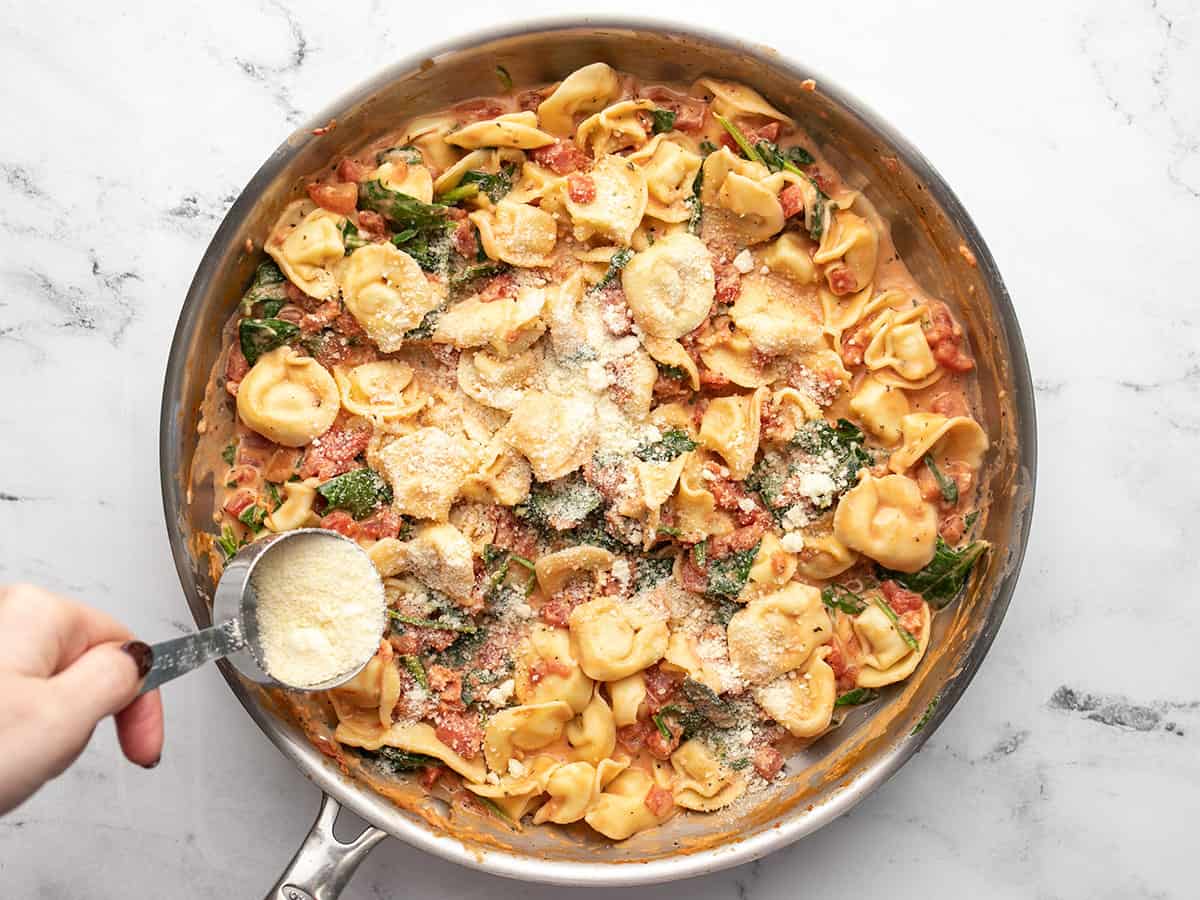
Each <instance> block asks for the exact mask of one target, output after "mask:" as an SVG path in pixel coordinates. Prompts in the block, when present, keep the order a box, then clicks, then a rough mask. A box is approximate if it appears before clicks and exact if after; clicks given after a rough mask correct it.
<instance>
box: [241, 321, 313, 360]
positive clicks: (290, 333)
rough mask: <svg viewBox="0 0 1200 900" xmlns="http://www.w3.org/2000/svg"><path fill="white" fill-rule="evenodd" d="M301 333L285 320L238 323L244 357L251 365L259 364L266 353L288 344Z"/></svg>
mask: <svg viewBox="0 0 1200 900" xmlns="http://www.w3.org/2000/svg"><path fill="white" fill-rule="evenodd" d="M299 333H300V329H299V328H297V327H296V326H295V325H293V324H292V323H291V322H285V321H284V320H283V319H242V321H241V322H239V323H238V340H239V341H240V342H241V345H242V356H244V357H246V362H248V363H250V365H254V364H255V363H256V362H258V358H259V357H260V356H262V355H263V354H264V353H270V352H271V351H272V350H274V349H275V348H276V347H279V346H281V345H283V344H286V343H287V342H288V341H290V340H291V339H292V338H294V337H295V336H296V335H298V334H299Z"/></svg>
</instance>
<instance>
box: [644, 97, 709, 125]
mask: <svg viewBox="0 0 1200 900" xmlns="http://www.w3.org/2000/svg"><path fill="white" fill-rule="evenodd" d="M645 97H646V99H647V100H653V101H654V103H655V105H657V106H659V107H660V108H662V109H669V110H670V111H671V112H673V113H675V125H674V127H675V130H676V131H684V132H687V133H689V134H690V133H694V132H696V131H698V130H699V129H700V127H701V126H702V125H703V124H704V110H705V105H704V102H703V101H702V100H700V99H699V98H698V97H689V96H688V95H687V94H677V93H675V92H674V91H672V90H670V89H669V88H664V87H652V88H647V89H646V92H645Z"/></svg>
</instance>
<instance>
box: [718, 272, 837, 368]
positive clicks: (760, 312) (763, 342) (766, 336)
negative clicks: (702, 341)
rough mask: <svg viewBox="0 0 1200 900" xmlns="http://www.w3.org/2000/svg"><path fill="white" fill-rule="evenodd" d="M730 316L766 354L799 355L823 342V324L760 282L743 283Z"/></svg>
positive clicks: (750, 280) (782, 294) (791, 298)
mask: <svg viewBox="0 0 1200 900" xmlns="http://www.w3.org/2000/svg"><path fill="white" fill-rule="evenodd" d="M729 315H730V317H731V318H732V319H733V322H734V324H735V325H737V327H738V330H740V331H742V332H745V334H746V336H747V337H749V338H750V342H751V343H752V344H754V346H755V347H756V348H757V349H758V350H761V351H762V352H763V353H769V354H772V355H776V356H778V355H783V354H790V353H797V352H799V351H801V350H807V349H810V348H813V347H816V346H819V345H820V343H821V340H822V329H821V326H820V324H819V323H817V322H816V320H815V319H814V318H813V317H812V316H811V315H810V314H809V312H808V311H807V310H806V309H805V308H804V307H803V306H802V305H801V304H800V303H798V302H797V301H796V299H795V298H793V297H789V296H787V295H786V294H784V293H782V292H779V291H776V290H773V289H772V288H771V287H769V286H768V285H767V284H766V283H764V282H763V281H761V280H756V279H750V278H744V279H742V291H741V294H740V295H739V296H738V299H737V301H736V302H735V303H734V304H733V307H732V308H731V309H730V310H729Z"/></svg>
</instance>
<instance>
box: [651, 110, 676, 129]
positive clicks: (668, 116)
mask: <svg viewBox="0 0 1200 900" xmlns="http://www.w3.org/2000/svg"><path fill="white" fill-rule="evenodd" d="M650 119H651V120H652V121H653V123H654V125H653V131H654V133H655V134H663V133H665V132H667V131H670V130H671V129H672V128H674V127H675V113H674V112H672V111H671V110H669V109H652V110H650Z"/></svg>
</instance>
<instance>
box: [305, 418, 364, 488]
mask: <svg viewBox="0 0 1200 900" xmlns="http://www.w3.org/2000/svg"><path fill="white" fill-rule="evenodd" d="M370 442H371V432H370V430H369V429H360V428H345V427H341V426H338V425H334V426H333V427H332V428H330V429H329V430H328V431H327V432H325V433H324V434H323V435H321V436H320V437H319V438H315V439H314V440H313V442H312V443H311V444H310V445H309V447H308V452H307V453H305V454H304V463H303V465H301V467H300V477H301V478H313V477H316V478H319V479H321V480H322V481H328V480H329V479H330V478H333V477H334V476H335V475H341V474H342V473H343V472H349V471H350V470H351V469H353V468H354V458H355V457H356V456H358V455H359V454H360V453H362V452H363V451H364V450H366V449H367V444H369V443H370Z"/></svg>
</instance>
